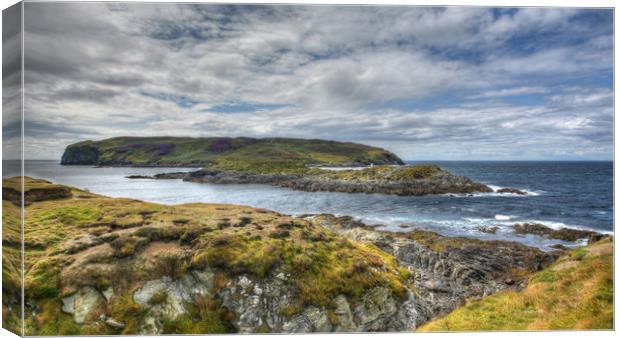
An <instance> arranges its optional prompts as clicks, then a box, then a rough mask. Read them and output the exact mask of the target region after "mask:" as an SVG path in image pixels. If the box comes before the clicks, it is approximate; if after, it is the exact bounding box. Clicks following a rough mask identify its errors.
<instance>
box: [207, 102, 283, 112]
mask: <svg viewBox="0 0 620 338" xmlns="http://www.w3.org/2000/svg"><path fill="white" fill-rule="evenodd" d="M286 106H287V105H286V104H269V103H251V102H232V103H225V104H220V105H216V106H213V107H211V108H208V109H203V110H202V111H204V112H214V113H229V114H234V113H256V112H260V111H269V110H275V109H279V108H283V107H286Z"/></svg>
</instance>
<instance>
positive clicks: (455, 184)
mask: <svg viewBox="0 0 620 338" xmlns="http://www.w3.org/2000/svg"><path fill="white" fill-rule="evenodd" d="M409 168H415V166H412V167H407V166H404V167H402V168H393V169H389V170H393V171H396V172H398V171H406V170H408V169H409ZM365 170H366V171H373V170H372V168H369V169H365ZM349 172H350V173H352V175H351V177H349V176H347V175H346V174H347V172H344V171H340V172H338V173H333V172H319V173H316V172H314V173H312V174H256V173H248V172H238V171H230V170H218V169H212V168H211V169H201V170H198V171H194V172H189V173H187V172H175V173H166V174H157V175H155V176H153V177H151V178H154V179H182V180H184V181H188V182H198V183H215V184H269V185H274V186H279V187H284V188H290V189H294V190H301V191H310V192H315V191H331V192H347V193H381V194H389V195H400V196H422V195H432V194H471V193H476V192H493V190H492V189H491V188H489V187H488V186H486V185H484V184H481V183H478V182H474V181H472V180H470V179H469V178H467V177H463V176H455V175H452V174H450V173H449V172H447V171H444V170H441V169H437V170H436V171H434V172H432V173H430V174H427V175H425V176H420V177H418V176H409V177H398V178H392V177H390V176H388V175H378V174H372V173H371V174H369V177H368V178H367V177H364V176H363V172H362V173H361V174H360V173H358V172H359V170H358V171H354V170H349ZM373 175H374V176H373ZM375 176H376V177H375ZM128 178H146V177H144V176H142V177H132V176H129V177H128Z"/></svg>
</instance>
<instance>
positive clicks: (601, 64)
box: [25, 3, 613, 159]
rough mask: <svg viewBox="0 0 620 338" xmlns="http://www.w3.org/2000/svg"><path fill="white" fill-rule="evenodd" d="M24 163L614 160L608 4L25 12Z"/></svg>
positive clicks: (49, 7) (78, 6) (54, 8)
mask: <svg viewBox="0 0 620 338" xmlns="http://www.w3.org/2000/svg"><path fill="white" fill-rule="evenodd" d="M25 18H26V20H25V22H26V26H25V47H26V55H25V61H26V65H27V71H26V73H25V80H26V116H27V123H26V134H27V137H28V141H29V142H28V144H27V146H28V147H30V148H29V149H27V156H28V157H30V158H42V157H45V158H48V157H53V158H58V157H59V156H60V154H61V153H62V150H63V148H64V146H65V145H67V144H69V143H73V142H77V141H80V140H84V139H100V138H106V137H113V136H120V135H144V136H147V135H176V136H289V137H307V138H310V137H320V138H327V139H337V140H347V141H357V142H363V143H370V144H375V145H379V146H383V147H386V148H389V149H393V150H394V151H396V152H397V153H398V154H400V155H401V156H403V157H405V158H408V159H416V158H444V159H473V158H487V159H500V158H502V159H503V158H515V159H519V158H530V159H539V158H570V156H572V155H571V154H576V153H580V154H584V155H583V157H584V158H603V159H609V158H611V155H612V143H611V141H610V139H611V133H612V123H611V120H612V117H613V111H612V107H613V106H612V102H611V95H612V94H611V76H612V64H611V61H612V55H613V54H612V41H613V38H612V34H613V32H612V28H613V25H612V17H611V11H607V10H576V9H558V8H541V9H533V8H532V9H529V8H527V9H526V8H523V9H492V8H470V7H446V8H432V7H395V6H386V7H371V6H323V5H317V6H258V5H200V4H139V3H62V4H60V3H27V4H26V16H25Z"/></svg>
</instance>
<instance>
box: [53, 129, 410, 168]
mask: <svg viewBox="0 0 620 338" xmlns="http://www.w3.org/2000/svg"><path fill="white" fill-rule="evenodd" d="M62 163H66V164H100V165H159V166H163V165H171V166H187V165H189V166H203V165H208V164H216V165H217V166H218V167H219V168H222V169H230V170H243V171H255V172H266V171H269V172H274V169H275V168H278V169H281V170H284V171H289V170H293V171H294V170H299V169H300V168H304V167H305V166H306V165H309V164H324V165H340V164H348V163H360V164H363V163H375V164H381V163H402V161H401V160H400V159H399V158H398V157H397V156H396V155H394V154H392V153H390V152H388V151H386V150H383V149H380V148H376V147H370V146H366V145H362V144H355V143H350V142H335V141H325V140H305V139H290V138H265V139H251V138H243V137H237V138H215V137H213V138H182V137H143V138H138V137H117V138H112V139H106V140H102V141H96V142H95V141H84V142H79V143H76V144H72V145H69V146H68V147H67V148H66V150H65V153H64V154H63V157H62Z"/></svg>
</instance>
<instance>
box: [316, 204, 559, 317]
mask: <svg viewBox="0 0 620 338" xmlns="http://www.w3.org/2000/svg"><path fill="white" fill-rule="evenodd" d="M313 219H314V220H315V221H316V222H319V224H321V225H323V226H325V227H328V228H330V229H332V230H333V231H336V232H337V233H339V234H341V235H344V236H346V237H348V238H351V239H353V240H356V241H362V242H369V243H372V244H374V245H376V246H378V247H379V248H381V249H383V250H385V251H386V252H389V253H390V254H392V255H394V257H395V258H396V259H397V260H398V261H399V262H400V263H401V264H404V265H405V266H407V267H408V268H409V269H410V270H411V271H413V274H414V280H415V285H416V289H417V290H418V293H419V295H420V298H421V300H420V301H419V302H420V303H421V304H422V306H423V307H424V308H425V312H426V313H427V315H428V316H429V318H435V317H437V316H441V315H443V314H446V313H448V312H450V311H451V310H453V309H455V308H456V307H458V306H460V305H462V304H463V303H464V302H465V300H468V299H475V298H480V297H484V296H488V295H490V294H493V293H496V292H498V291H502V290H507V289H521V288H523V287H525V286H526V285H527V276H529V275H531V274H532V273H534V272H536V271H539V270H542V269H543V268H545V267H547V266H549V265H550V264H552V263H553V262H554V261H555V260H556V259H557V257H559V255H560V254H559V253H558V252H550V253H546V252H542V251H540V250H538V249H535V248H532V247H528V246H525V245H522V244H519V243H516V242H508V241H481V240H476V239H469V238H453V237H444V236H441V235H438V234H436V233H433V232H428V231H421V230H414V231H412V232H409V233H391V232H384V231H376V230H373V229H372V228H370V227H367V226H365V225H364V224H363V223H361V222H359V221H356V220H353V219H352V218H350V217H336V216H333V215H318V216H315V217H313Z"/></svg>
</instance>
